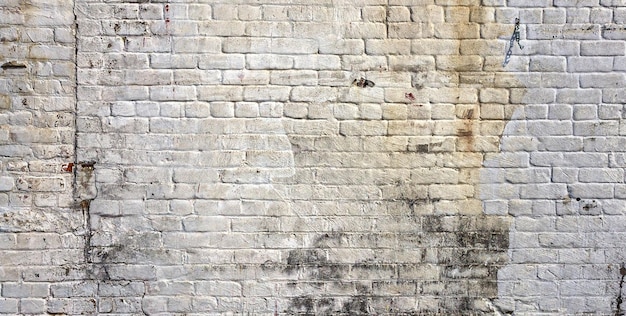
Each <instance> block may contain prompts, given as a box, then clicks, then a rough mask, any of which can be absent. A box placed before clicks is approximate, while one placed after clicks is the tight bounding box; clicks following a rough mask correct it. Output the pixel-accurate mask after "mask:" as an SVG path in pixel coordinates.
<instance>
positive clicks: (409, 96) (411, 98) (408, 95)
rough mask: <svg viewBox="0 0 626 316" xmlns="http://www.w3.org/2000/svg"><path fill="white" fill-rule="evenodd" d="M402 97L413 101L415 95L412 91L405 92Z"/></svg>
mask: <svg viewBox="0 0 626 316" xmlns="http://www.w3.org/2000/svg"><path fill="white" fill-rule="evenodd" d="M404 97H405V98H407V99H409V100H411V101H415V96H414V95H413V93H405V94H404Z"/></svg>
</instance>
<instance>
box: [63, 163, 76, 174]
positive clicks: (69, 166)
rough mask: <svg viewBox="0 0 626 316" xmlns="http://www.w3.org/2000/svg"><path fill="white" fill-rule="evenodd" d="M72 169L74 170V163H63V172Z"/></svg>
mask: <svg viewBox="0 0 626 316" xmlns="http://www.w3.org/2000/svg"><path fill="white" fill-rule="evenodd" d="M72 170H74V163H73V162H70V163H68V164H67V165H63V171H65V172H72Z"/></svg>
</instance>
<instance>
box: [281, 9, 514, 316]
mask: <svg viewBox="0 0 626 316" xmlns="http://www.w3.org/2000/svg"><path fill="white" fill-rule="evenodd" d="M440 7H442V8H443V9H444V10H448V9H449V10H456V9H459V8H469V10H470V11H475V10H480V9H481V7H480V6H478V5H470V6H467V5H465V4H461V3H459V4H458V5H449V6H440ZM412 10H419V8H412ZM468 19H469V17H468ZM477 26H480V25H479V24H478V23H474V22H469V21H467V23H466V24H459V25H453V26H452V27H450V28H449V30H448V33H443V32H442V33H441V34H442V36H443V38H441V39H442V41H443V40H447V41H450V40H451V39H454V38H456V40H455V41H456V43H454V44H451V45H455V46H456V47H457V55H452V57H455V56H457V57H459V58H452V57H450V56H445V55H439V56H436V58H440V57H450V58H448V60H449V61H448V64H445V65H443V64H442V65H438V64H437V65H433V66H432V67H434V68H425V69H424V68H423V67H416V68H415V69H413V70H414V71H415V73H413V74H412V75H411V78H412V81H413V82H411V86H413V87H416V88H417V90H414V91H411V90H408V89H407V91H406V92H404V93H402V95H404V97H405V98H406V99H407V100H408V101H410V102H414V101H418V100H416V99H417V98H418V95H420V93H422V91H426V90H427V89H433V88H434V89H435V90H434V92H432V93H435V94H436V93H438V92H437V90H436V89H437V88H445V89H447V90H441V91H449V92H450V93H452V94H455V95H453V96H446V95H441V96H440V97H434V99H433V97H430V106H431V107H432V108H433V109H435V108H438V107H444V106H446V104H445V103H448V102H445V101H444V102H441V101H437V100H436V99H437V98H440V99H446V100H451V97H456V98H457V99H456V100H457V102H456V104H455V106H454V108H453V110H452V111H454V112H453V114H452V116H453V121H452V122H451V124H453V125H452V129H453V132H454V137H455V140H456V143H455V145H454V150H453V151H445V150H444V151H435V150H436V149H439V148H441V142H433V143H432V144H420V145H416V146H415V147H414V148H415V150H413V151H407V152H404V153H402V154H404V155H406V154H408V156H406V159H407V162H408V161H414V162H415V161H428V159H432V158H429V157H431V156H434V157H437V158H435V163H434V164H432V165H428V164H427V166H428V168H432V169H433V170H437V168H452V169H454V170H456V171H457V172H458V174H459V179H458V181H457V182H456V183H443V184H441V185H440V186H441V188H442V190H443V191H444V192H441V193H439V192H434V191H433V189H431V188H429V186H428V185H426V186H420V185H419V184H412V183H411V181H410V180H409V181H408V182H407V180H406V179H402V180H400V177H401V175H400V174H399V173H398V174H397V175H396V174H393V173H392V174H387V176H389V177H392V178H393V177H398V185H397V186H396V187H394V188H393V191H391V189H390V191H389V192H393V193H392V194H389V195H387V196H385V192H386V188H381V189H382V192H383V193H382V196H380V197H371V198H370V201H367V200H366V201H355V202H354V203H357V204H358V205H360V207H361V208H362V209H363V210H368V213H367V214H368V215H371V216H373V217H374V218H376V225H374V226H373V227H372V228H371V230H363V231H354V232H352V233H350V234H348V233H346V232H339V233H338V232H335V231H332V232H331V231H321V232H317V233H316V234H314V235H315V237H313V242H312V243H311V244H309V245H307V246H308V247H311V249H301V250H292V251H290V252H289V256H288V258H287V266H289V268H288V269H286V270H285V272H286V273H289V274H290V275H294V271H300V275H304V276H305V277H304V278H303V279H298V280H297V281H295V284H293V283H292V286H296V287H297V286H298V285H302V284H305V283H306V282H309V281H315V282H324V283H327V284H331V282H335V281H341V282H346V283H351V282H357V280H361V281H364V282H365V283H368V282H374V281H382V280H390V279H393V278H398V281H403V282H414V284H416V285H415V286H416V291H418V292H419V293H425V294H427V295H429V297H428V299H429V300H430V301H429V304H426V305H424V307H412V306H410V304H409V305H407V304H403V305H402V306H400V307H397V308H396V309H394V310H393V312H392V314H394V315H403V314H415V313H417V314H419V315H444V314H456V313H460V314H476V315H480V314H489V313H493V309H492V308H486V309H485V307H484V305H485V304H484V300H492V299H495V298H497V271H498V269H499V268H500V267H502V266H503V265H505V264H506V262H507V260H508V255H507V250H508V246H509V232H508V229H509V220H508V218H507V217H505V216H494V215H484V214H483V210H482V203H481V201H480V187H479V184H478V183H479V182H480V181H479V179H478V177H479V176H480V168H481V166H482V159H481V164H480V165H477V164H476V163H472V162H471V161H472V160H471V159H472V158H474V157H473V156H475V154H479V155H481V156H482V157H484V153H485V151H489V152H494V151H497V150H499V148H495V149H494V148H485V147H484V146H486V145H485V142H486V141H487V139H488V138H489V137H494V136H495V137H497V138H498V139H499V138H500V137H501V136H502V130H499V131H497V132H495V133H494V132H493V131H491V132H487V134H484V133H485V132H484V131H483V127H484V126H485V125H486V124H488V123H493V121H484V120H483V119H482V118H481V110H482V104H481V102H480V96H479V93H480V89H483V88H502V89H506V88H507V87H506V86H499V85H498V84H497V83H496V77H499V78H498V79H499V80H501V81H502V82H516V81H517V80H516V79H515V77H514V76H513V75H510V74H508V73H507V72H506V70H504V69H502V70H499V71H483V69H484V67H486V66H484V61H485V59H484V57H485V56H493V55H498V56H504V55H503V54H504V51H497V52H493V51H485V50H484V48H482V47H481V46H480V45H474V46H473V45H472V41H476V40H479V37H480V35H479V34H478V33H476V34H475V35H476V36H477V38H473V35H468V34H469V33H468V29H478V28H477ZM484 40H488V39H484ZM465 57H468V58H465ZM442 60H443V58H442ZM439 62H440V61H439V60H437V63H439ZM442 62H443V61H442ZM476 62H479V63H478V64H477V63H476ZM455 63H456V64H455ZM406 69H409V68H407V67H403V68H393V69H392V71H406ZM415 78H418V79H419V80H418V81H419V82H418V83H416V82H415V80H416V79H415ZM441 78H446V80H443V81H441ZM377 86H378V85H377ZM520 86H521V85H520ZM431 91H432V90H431ZM439 93H441V92H439ZM501 106H502V107H504V106H505V105H504V104H502V105H501ZM510 112H512V111H509V112H507V117H504V118H503V119H501V121H503V122H506V121H507V120H508V119H509V118H510V114H511V113H510ZM422 135H423V134H420V136H422ZM289 136H291V135H289ZM410 136H411V135H410ZM410 136H409V137H410ZM430 136H432V137H433V138H434V137H436V134H434V133H433V134H431V135H430ZM336 137H337V138H338V140H339V139H340V138H342V136H339V135H337V136H336ZM387 140H388V141H390V142H391V141H392V140H393V141H397V140H396V139H392V137H391V135H387V136H383V141H387ZM359 141H361V142H362V143H366V142H368V141H373V138H372V137H371V136H369V135H360V136H359ZM292 143H293V144H294V145H295V144H297V143H298V141H297V140H294V139H292ZM435 143H437V144H440V145H438V146H435ZM407 148H408V147H407ZM315 151H328V149H327V148H316V147H313V148H307V149H306V150H305V149H301V150H299V151H298V152H294V155H295V156H296V157H295V159H294V160H295V161H296V165H295V169H296V170H298V169H300V168H306V166H305V165H299V164H298V162H299V161H305V160H306V159H305V158H304V157H306V156H307V155H311V154H312V153H313V152H315ZM336 153H337V154H339V153H340V152H339V151H337V152H336ZM397 154H399V152H397V153H388V152H381V155H380V156H378V157H381V160H380V163H379V164H378V165H377V167H378V168H390V166H391V164H393V163H394V161H393V160H386V159H385V158H391V157H394V156H395V155H397ZM465 158H468V161H463V160H464V159H465ZM363 159H364V161H363V165H364V166H366V165H370V164H368V162H369V160H367V159H368V158H366V155H364V157H363ZM392 159H393V158H392ZM455 159H456V160H455ZM366 160H367V161H366ZM319 163H320V165H322V166H323V165H333V163H332V162H330V161H329V162H325V161H320V162H319ZM400 166H401V165H400ZM337 167H339V166H337ZM362 168H364V169H355V170H353V172H354V173H358V174H362V175H363V178H364V179H365V180H364V181H363V182H362V183H360V184H362V185H373V183H369V182H367V181H368V180H367V179H368V178H367V177H366V175H367V172H368V169H367V168H368V167H362ZM396 168H398V167H396ZM403 168H406V169H408V170H409V172H410V171H411V170H412V168H417V167H414V166H411V164H410V163H407V166H406V167H403ZM388 172H397V169H392V170H389V171H388ZM459 186H468V187H471V189H470V193H469V195H465V193H462V192H460V193H459V194H456V193H450V194H448V193H449V192H454V191H455V190H463V189H462V188H460V187H459ZM445 191H447V192H445ZM338 198H341V197H338ZM398 201H402V202H403V203H404V205H405V210H404V212H405V213H404V215H402V214H401V213H400V215H398V214H399V213H398V212H397V211H395V210H394V211H393V212H391V210H392V209H395V208H394V207H392V206H391V205H392V204H394V203H396V202H398ZM337 212H338V213H337V214H333V215H335V216H341V215H343V216H345V215H346V214H341V212H342V210H341V209H338V210H337ZM391 220H393V221H396V224H393V223H388V222H386V221H391ZM359 221H363V219H361V218H354V221H353V222H352V223H351V224H354V223H355V222H359ZM345 227H349V226H348V225H347V224H346V226H345ZM355 236H362V237H365V236H378V237H380V238H382V239H383V240H382V241H381V240H379V241H377V243H374V242H372V243H370V244H369V245H368V244H362V245H360V244H359V245H358V246H357V244H358V243H356V242H355V241H354V240H356V239H358V238H356V237H355ZM410 236H413V237H414V238H410ZM364 239H368V238H364ZM351 242H352V243H351ZM382 244H387V245H390V246H387V247H389V248H381V247H379V246H377V245H382ZM350 247H363V249H366V250H368V251H369V250H371V251H372V252H375V253H379V254H378V255H375V256H370V257H368V258H367V260H366V261H367V263H365V262H359V261H358V260H355V261H350V260H349V259H347V258H341V257H335V256H334V255H333V252H332V250H348V249H350ZM431 247H432V248H431ZM325 249H328V250H331V251H329V252H328V254H329V256H326V254H327V252H321V250H325ZM409 249H410V250H414V251H416V252H421V256H420V257H417V258H415V257H414V258H410V257H409V258H403V257H398V256H399V255H400V253H401V252H402V251H404V250H409ZM431 249H436V250H435V251H434V254H433V251H431ZM383 263H385V264H383ZM433 267H434V268H435V269H433ZM386 269H390V271H392V273H391V275H390V276H386V277H383V276H382V275H384V272H383V271H385V270H386ZM381 273H382V274H381ZM356 275H360V277H358V279H357V278H356ZM381 278H382V279H381ZM387 278H388V279H387ZM425 278H426V279H425ZM428 278H431V280H427V279H428ZM437 287H438V288H441V289H442V290H441V291H438V290H437V291H434V290H431V289H432V288H437ZM360 289H361V290H356V287H355V290H354V292H352V293H353V294H351V295H349V296H347V297H344V296H341V295H337V294H333V293H332V292H327V291H319V292H317V291H316V292H314V293H310V294H307V295H303V296H299V297H297V298H294V299H293V300H292V301H291V305H290V306H289V308H288V309H287V311H286V312H290V313H292V314H298V313H301V314H304V315H308V314H311V315H323V314H324V313H323V312H322V311H323V310H331V311H332V313H334V314H342V313H346V314H347V313H349V311H351V312H352V313H353V314H368V313H389V312H390V310H389V309H386V308H387V307H385V304H380V303H377V302H376V301H377V296H376V295H374V294H373V293H372V290H371V284H366V285H365V286H364V287H361V288H360ZM433 291H434V292H433ZM402 295H408V296H410V297H414V295H415V293H410V292H402ZM328 297H332V298H333V299H334V300H332V301H330V300H328V299H327V298H328ZM344 298H345V299H348V302H343V304H338V302H340V301H342V299H344ZM419 300H420V298H416V302H415V304H417V306H422V305H421V304H419ZM387 305H388V304H387ZM493 308H495V307H493Z"/></svg>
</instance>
